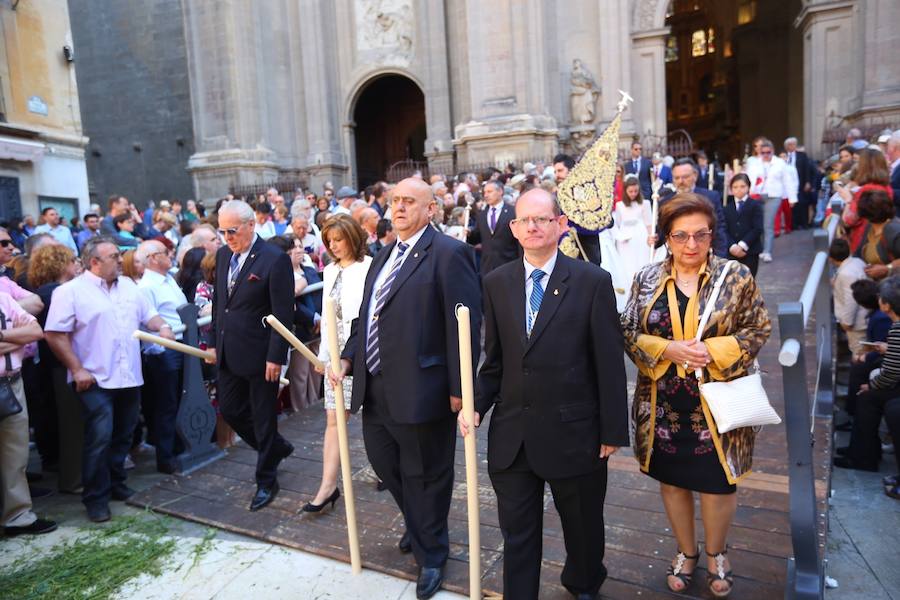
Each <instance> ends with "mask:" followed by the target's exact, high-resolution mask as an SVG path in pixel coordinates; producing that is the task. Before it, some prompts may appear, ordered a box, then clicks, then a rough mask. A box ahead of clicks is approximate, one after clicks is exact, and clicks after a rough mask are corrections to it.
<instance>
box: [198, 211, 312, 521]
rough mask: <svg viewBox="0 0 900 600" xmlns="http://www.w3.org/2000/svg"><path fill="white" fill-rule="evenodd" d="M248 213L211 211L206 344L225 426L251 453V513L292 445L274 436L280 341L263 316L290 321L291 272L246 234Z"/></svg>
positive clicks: (283, 349)
mask: <svg viewBox="0 0 900 600" xmlns="http://www.w3.org/2000/svg"><path fill="white" fill-rule="evenodd" d="M254 217H255V215H254V213H253V209H252V208H250V206H249V205H248V204H247V203H246V202H242V201H240V200H230V201H228V202H226V203H224V204H223V205H222V206H221V208H220V209H219V233H220V234H221V235H222V236H224V238H225V244H226V245H225V246H223V247H222V248H219V251H218V253H217V254H216V284H215V290H214V296H213V313H212V324H211V327H210V333H209V335H210V345H211V346H212V348H213V350H212V351H213V352H214V353H215V356H216V362H217V364H218V365H219V378H218V400H219V406H220V408H221V410H222V416H223V417H224V419H225V421H226V422H227V423H228V424H229V425H231V427H232V428H233V429H234V430H235V431H236V432H237V434H238V435H239V436H241V438H242V439H243V440H244V441H245V442H247V444H249V445H250V447H252V448H253V449H254V450H256V451H257V453H258V454H257V458H256V486H257V488H256V494H255V495H254V496H253V500H252V502H251V503H250V510H252V511H255V510H259V509H261V508H262V507H264V506H266V505H267V504H269V503H270V502H271V501H272V500H273V499H274V498H275V496H276V495H277V494H278V490H279V487H278V478H277V476H276V475H277V470H278V463H280V462H281V461H282V460H283V459H284V458H286V457H288V456H289V455H290V454H291V452H293V451H294V447H293V446H292V445H291V444H290V442H288V441H287V440H285V439H284V438H283V437H281V434H279V433H278V423H277V420H276V418H277V412H276V410H277V404H276V394H277V392H278V380H279V377H280V375H281V365H283V364H285V362H286V359H287V342H286V341H285V340H284V338H282V337H281V336H280V335H279V334H278V333H277V332H276V331H275V330H274V329H267V328H266V327H265V326H264V325H263V321H262V319H263V317H265V316H266V315H269V314H273V315H275V317H277V318H278V320H279V321H281V322H282V323H290V322H291V321H292V320H293V318H294V273H293V269H292V268H291V260H290V258H288V255H287V254H285V253H284V252H281V251H280V250H279V249H278V248H276V247H275V246H273V245H272V244H266V243H265V241H264V240H263V239H262V238H260V237H259V236H258V235H256V233H255V232H254V228H253V226H254Z"/></svg>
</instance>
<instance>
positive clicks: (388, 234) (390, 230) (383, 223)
mask: <svg viewBox="0 0 900 600" xmlns="http://www.w3.org/2000/svg"><path fill="white" fill-rule="evenodd" d="M375 236H376V237H377V238H378V239H376V240H375V241H374V242H372V243H371V244H369V256H375V255H376V254H378V253H379V252H381V249H382V248H384V247H385V246H387V245H388V244H390V243H391V242H393V241H394V239H395V238H396V237H397V236H396V235H395V234H394V225H393V224H392V223H391V220H390V219H381V220H379V221H378V226H377V227H376V228H375Z"/></svg>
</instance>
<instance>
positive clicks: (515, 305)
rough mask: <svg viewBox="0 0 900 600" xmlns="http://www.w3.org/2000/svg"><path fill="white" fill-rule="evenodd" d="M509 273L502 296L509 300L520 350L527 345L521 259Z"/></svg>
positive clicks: (523, 276)
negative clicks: (520, 343) (505, 290)
mask: <svg viewBox="0 0 900 600" xmlns="http://www.w3.org/2000/svg"><path fill="white" fill-rule="evenodd" d="M509 273H510V274H509V279H508V280H507V283H506V289H507V293H506V294H504V295H505V296H506V297H507V298H509V303H510V305H511V306H509V310H510V313H509V314H510V315H511V316H512V319H513V322H515V324H516V333H517V334H518V335H519V341H520V342H522V348H525V346H527V345H528V337H527V336H526V335H525V264H524V263H523V262H522V260H521V259H519V260H517V261H516V268H515V269H511V270H510V272H509Z"/></svg>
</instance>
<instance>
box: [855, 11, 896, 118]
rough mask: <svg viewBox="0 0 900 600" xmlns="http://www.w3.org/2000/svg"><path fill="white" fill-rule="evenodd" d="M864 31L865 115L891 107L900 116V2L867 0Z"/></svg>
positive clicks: (863, 89)
mask: <svg viewBox="0 0 900 600" xmlns="http://www.w3.org/2000/svg"><path fill="white" fill-rule="evenodd" d="M863 19H864V22H865V25H864V29H863V31H862V32H860V33H861V37H862V39H861V43H860V51H859V54H860V55H861V56H862V57H863V60H864V61H865V68H864V70H863V88H862V98H861V99H862V102H861V105H860V107H859V109H860V110H861V111H863V112H869V111H872V110H877V109H878V108H879V107H892V110H891V111H890V112H891V114H893V115H895V117H894V118H895V120H896V115H898V113H900V60H898V56H897V52H898V49H900V28H898V24H900V2H897V0H868V1H867V2H865V3H864V5H863Z"/></svg>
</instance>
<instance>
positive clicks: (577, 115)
mask: <svg viewBox="0 0 900 600" xmlns="http://www.w3.org/2000/svg"><path fill="white" fill-rule="evenodd" d="M570 82H571V84H572V91H571V92H570V94H569V98H570V102H571V106H572V122H573V123H575V124H578V125H591V124H593V123H594V116H595V114H596V106H597V96H599V95H600V86H598V85H597V82H596V81H594V76H593V75H592V74H591V72H590V71H588V69H587V67H585V66H584V64H583V63H582V62H581V60H580V59H578V58H576V59H575V60H573V61H572V77H571V79H570Z"/></svg>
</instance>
